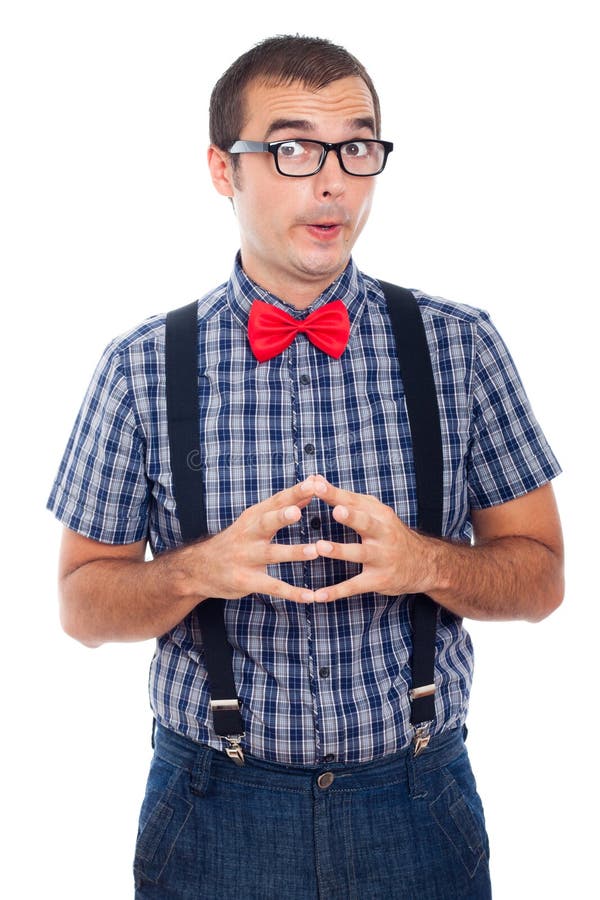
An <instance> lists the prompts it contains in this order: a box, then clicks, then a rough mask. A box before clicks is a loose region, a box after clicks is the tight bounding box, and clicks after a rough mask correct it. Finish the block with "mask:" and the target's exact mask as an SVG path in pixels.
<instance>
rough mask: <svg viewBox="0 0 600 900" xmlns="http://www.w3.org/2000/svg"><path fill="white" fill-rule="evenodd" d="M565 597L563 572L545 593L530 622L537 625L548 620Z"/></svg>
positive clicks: (530, 617) (529, 619)
mask: <svg viewBox="0 0 600 900" xmlns="http://www.w3.org/2000/svg"><path fill="white" fill-rule="evenodd" d="M564 597H565V579H564V573H563V571H562V568H561V571H560V573H559V574H558V575H557V576H556V577H555V578H554V580H553V582H552V584H551V585H550V587H549V588H548V590H546V591H545V593H544V596H543V597H542V598H541V602H540V607H539V609H538V610H536V612H535V614H534V615H532V616H529V617H528V621H529V622H533V623H537V622H542V621H543V620H544V619H547V618H548V616H550V615H551V614H552V613H553V612H556V610H557V609H558V607H559V606H560V605H561V603H562V602H563V600H564Z"/></svg>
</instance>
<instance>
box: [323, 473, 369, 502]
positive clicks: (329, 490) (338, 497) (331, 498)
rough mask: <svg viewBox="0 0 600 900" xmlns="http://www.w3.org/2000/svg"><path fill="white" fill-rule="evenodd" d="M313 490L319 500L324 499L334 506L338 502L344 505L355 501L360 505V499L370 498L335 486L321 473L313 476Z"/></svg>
mask: <svg viewBox="0 0 600 900" xmlns="http://www.w3.org/2000/svg"><path fill="white" fill-rule="evenodd" d="M313 490H314V492H315V496H316V497H318V498H319V500H324V501H325V503H328V504H329V505H330V506H336V505H337V504H340V503H341V504H344V505H348V504H351V505H354V504H356V503H358V504H360V505H362V501H364V500H367V499H372V498H368V497H367V496H366V495H365V494H355V493H354V492H353V491H345V490H343V489H342V488H338V487H335V486H334V485H333V484H331V483H330V482H329V481H327V479H326V478H323V476H322V475H315V476H313Z"/></svg>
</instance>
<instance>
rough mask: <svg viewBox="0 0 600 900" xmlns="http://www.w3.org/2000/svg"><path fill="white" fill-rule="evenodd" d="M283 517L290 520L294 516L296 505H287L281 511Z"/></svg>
mask: <svg viewBox="0 0 600 900" xmlns="http://www.w3.org/2000/svg"><path fill="white" fill-rule="evenodd" d="M283 517H284V519H289V520H290V522H291V520H292V519H294V518H295V517H296V507H295V506H287V507H286V508H285V509H284V511H283Z"/></svg>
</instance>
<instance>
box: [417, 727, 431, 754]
mask: <svg viewBox="0 0 600 900" xmlns="http://www.w3.org/2000/svg"><path fill="white" fill-rule="evenodd" d="M428 728H429V725H419V727H418V728H417V729H416V731H415V749H414V752H413V756H418V755H419V753H422V752H423V750H424V749H425V747H426V746H427V744H428V743H429V741H430V740H431V735H430V734H427V730H428Z"/></svg>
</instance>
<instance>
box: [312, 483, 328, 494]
mask: <svg viewBox="0 0 600 900" xmlns="http://www.w3.org/2000/svg"><path fill="white" fill-rule="evenodd" d="M326 490H327V482H326V481H315V484H314V491H315V493H316V494H322V493H323V491H326Z"/></svg>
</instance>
